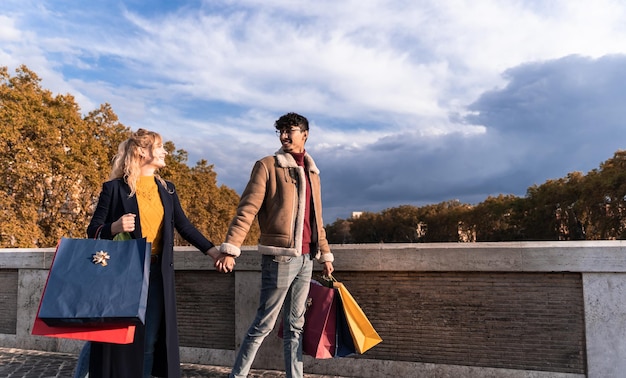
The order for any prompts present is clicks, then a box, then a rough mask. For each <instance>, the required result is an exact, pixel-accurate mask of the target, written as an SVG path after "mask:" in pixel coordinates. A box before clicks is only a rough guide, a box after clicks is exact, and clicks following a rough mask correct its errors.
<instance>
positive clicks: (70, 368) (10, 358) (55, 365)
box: [0, 348, 335, 378]
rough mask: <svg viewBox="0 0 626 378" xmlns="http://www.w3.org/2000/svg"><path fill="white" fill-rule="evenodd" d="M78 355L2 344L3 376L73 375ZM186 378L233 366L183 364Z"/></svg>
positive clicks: (270, 377)
mask: <svg viewBox="0 0 626 378" xmlns="http://www.w3.org/2000/svg"><path fill="white" fill-rule="evenodd" d="M77 357H78V356H77V355H75V354H66V353H52V352H42V351H37V350H24V349H14V348H0V377H7V378H51V377H58V378H71V377H72V376H73V373H74V366H75V365H76V359H77ZM181 371H182V376H183V377H184V378H191V377H204V378H225V377H228V372H229V371H230V369H229V368H225V367H222V366H206V365H194V364H181ZM304 376H305V377H306V378H335V377H333V376H328V375H315V374H305V375H304ZM248 377H249V378H283V377H285V373H282V372H279V371H273V370H254V371H251V372H250V375H249V376H248Z"/></svg>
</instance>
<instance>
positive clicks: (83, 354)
mask: <svg viewBox="0 0 626 378" xmlns="http://www.w3.org/2000/svg"><path fill="white" fill-rule="evenodd" d="M90 354H91V343H90V342H89V341H87V342H86V343H85V345H83V349H81V351H80V354H79V355H78V362H77V363H76V370H75V371H74V378H85V377H89V355H90Z"/></svg>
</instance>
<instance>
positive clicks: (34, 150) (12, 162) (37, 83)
mask: <svg viewBox="0 0 626 378" xmlns="http://www.w3.org/2000/svg"><path fill="white" fill-rule="evenodd" d="M0 80H1V83H0V84H1V85H0V151H2V155H0V174H1V175H2V177H3V178H4V180H0V215H1V217H0V247H51V246H54V245H56V243H57V241H58V239H59V238H60V237H75V238H81V237H85V236H86V235H85V230H86V228H87V224H88V222H89V220H90V219H91V216H92V214H93V211H94V209H95V206H96V203H97V200H98V196H99V194H100V190H101V188H102V183H103V182H105V181H106V180H107V179H108V176H109V172H110V169H111V160H112V158H113V156H114V155H115V153H116V152H117V147H118V145H119V144H120V143H121V142H122V141H123V140H125V139H127V138H128V136H129V135H130V132H131V130H130V128H128V127H126V126H124V125H123V124H121V123H120V122H119V121H118V118H117V116H116V115H115V113H114V112H113V110H112V109H111V107H110V105H108V104H104V105H101V106H100V107H99V108H98V109H96V110H94V111H91V112H89V113H88V114H87V115H86V116H82V115H81V112H80V108H79V106H78V105H77V104H76V102H75V100H74V98H73V97H72V96H71V95H69V94H66V95H56V96H53V95H52V93H51V92H50V91H48V90H45V89H43V88H42V87H41V79H40V78H39V77H38V76H37V75H36V74H35V73H34V72H32V71H31V70H29V69H28V68H27V67H26V66H21V67H20V68H19V69H17V70H16V75H15V76H10V75H9V73H8V70H7V68H6V67H2V68H0ZM165 146H166V150H167V151H168V152H169V153H170V155H169V156H168V158H167V167H166V168H165V169H163V170H162V172H161V173H162V175H163V177H164V178H166V179H171V180H172V181H173V182H174V183H175V184H176V186H177V190H178V194H179V196H180V198H181V204H182V206H183V208H184V209H185V211H186V213H187V215H188V216H189V218H190V220H191V221H192V223H194V224H195V225H197V226H198V228H199V229H200V230H201V231H202V232H203V233H204V234H205V235H207V237H208V238H209V239H210V240H212V241H214V242H215V243H216V244H219V243H220V242H221V241H222V240H223V239H224V236H225V233H226V229H227V227H228V224H229V222H230V220H231V218H232V217H233V215H234V213H235V210H236V206H237V202H238V200H239V197H238V196H237V194H236V193H235V192H234V191H233V190H232V189H230V188H228V187H226V186H221V187H218V186H217V175H216V173H215V172H214V171H213V166H212V165H209V164H208V163H207V162H206V161H205V160H201V161H200V162H198V163H197V164H196V166H195V167H193V168H190V167H189V166H187V164H186V162H187V153H186V152H185V151H184V150H176V147H175V146H174V144H173V143H172V142H166V143H165ZM258 235H259V231H258V226H256V225H255V227H253V229H252V230H251V232H250V234H249V236H248V238H247V239H246V242H247V243H249V244H256V242H257V239H258ZM177 241H178V244H177V245H180V243H181V241H180V238H178V240H177Z"/></svg>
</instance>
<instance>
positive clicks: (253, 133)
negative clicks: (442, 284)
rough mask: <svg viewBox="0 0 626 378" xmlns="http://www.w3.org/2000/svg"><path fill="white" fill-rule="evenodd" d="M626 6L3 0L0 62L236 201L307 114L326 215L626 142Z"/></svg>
mask: <svg viewBox="0 0 626 378" xmlns="http://www.w3.org/2000/svg"><path fill="white" fill-rule="evenodd" d="M625 19H626V3H625V2H623V1H617V0H616V1H610V0H596V1H593V2H590V1H584V0H545V1H537V0H528V1H521V0H518V1H513V0H511V1H506V0H502V1H500V0H474V1H470V0H467V1H466V0H432V1H430V0H412V1H406V0H380V1H374V0H358V1H350V0H348V1H335V0H317V1H286V0H263V1H260V0H256V1H255V0H249V1H227V0H224V1H220V0H207V1H202V0H196V1H183V0H178V1H176V0H170V1H154V0H153V1H145V0H142V1H139V0H132V1H113V0H112V1H83V0H46V1H41V0H3V2H2V8H1V9H0V65H1V66H7V67H8V68H9V70H10V71H12V72H14V70H15V68H17V67H18V66H19V65H21V64H25V65H27V66H28V67H29V68H30V69H32V70H34V71H35V72H36V73H37V74H38V75H39V76H40V77H41V78H42V79H43V82H42V85H43V86H44V87H45V88H47V89H50V90H52V91H53V92H54V93H70V94H72V95H74V96H75V98H76V100H77V102H78V103H79V104H80V106H81V109H82V111H83V112H84V113H87V112H89V111H91V110H93V109H96V108H97V107H98V106H99V105H100V104H102V103H110V104H111V105H112V107H113V109H114V111H115V112H116V113H117V114H118V116H119V117H120V121H121V122H122V123H124V124H125V125H127V126H130V127H131V128H133V129H137V128H139V127H144V128H148V129H152V130H156V131H158V132H160V133H161V134H162V135H163V137H164V138H165V139H166V140H171V141H173V142H174V143H175V144H176V147H177V148H181V149H185V150H187V151H188V153H189V157H190V161H189V164H190V165H194V164H195V162H196V161H198V160H200V159H206V160H207V161H208V162H209V163H210V164H214V166H215V170H216V172H217V174H218V182H219V183H220V184H225V185H227V186H229V187H231V188H233V189H235V190H236V191H237V192H238V193H241V191H242V190H243V188H244V186H245V184H246V182H247V179H248V177H249V174H250V170H251V168H252V165H253V163H254V161H255V160H257V159H259V158H261V157H263V156H265V155H269V154H272V153H273V152H274V151H276V150H277V149H278V148H279V147H280V145H279V142H278V138H276V136H275V134H274V129H273V123H274V121H275V120H276V119H277V118H278V117H279V116H280V115H282V114H284V113H287V112H290V111H295V112H298V113H301V114H303V115H305V116H307V117H308V118H309V121H310V122H311V132H310V138H309V141H308V142H307V150H308V151H309V152H310V153H311V154H312V155H313V157H314V158H315V160H316V162H317V165H318V166H319V167H320V169H321V171H322V173H321V174H322V185H323V197H324V198H323V199H324V207H325V208H324V220H325V222H326V223H332V222H333V221H334V220H335V219H337V218H348V217H349V216H350V214H351V212H352V211H376V212H377V211H380V210H383V209H385V208H389V207H395V206H399V205H405V204H410V205H415V206H422V205H426V204H431V203H438V202H441V201H447V200H453V199H458V200H460V201H462V202H465V203H474V204H476V203H479V202H482V201H483V200H485V199H486V198H487V196H489V195H497V194H500V193H503V194H514V195H518V196H523V195H525V193H526V189H527V188H528V187H530V186H532V185H535V184H537V185H539V184H542V183H543V182H545V181H546V180H548V179H554V178H560V177H564V176H566V175H567V173H569V172H573V171H581V172H583V173H586V172H588V171H590V170H592V169H594V168H598V166H599V164H600V163H601V162H603V161H605V160H607V159H609V158H610V157H612V156H613V153H614V152H616V151H617V150H619V149H624V148H626V132H625V131H626V127H625V126H626V122H625V121H624V120H625V119H626V106H624V104H626V23H624V20H625Z"/></svg>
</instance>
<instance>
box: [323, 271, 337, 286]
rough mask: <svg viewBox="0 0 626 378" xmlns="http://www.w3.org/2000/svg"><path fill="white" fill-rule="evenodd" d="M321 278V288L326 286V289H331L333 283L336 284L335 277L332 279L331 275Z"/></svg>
mask: <svg viewBox="0 0 626 378" xmlns="http://www.w3.org/2000/svg"><path fill="white" fill-rule="evenodd" d="M321 278H322V280H321V281H322V282H321V284H322V286H326V287H330V288H332V287H334V283H335V282H337V280H336V279H335V277H333V275H332V274H329V275H328V276H327V275H322V276H321Z"/></svg>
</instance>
